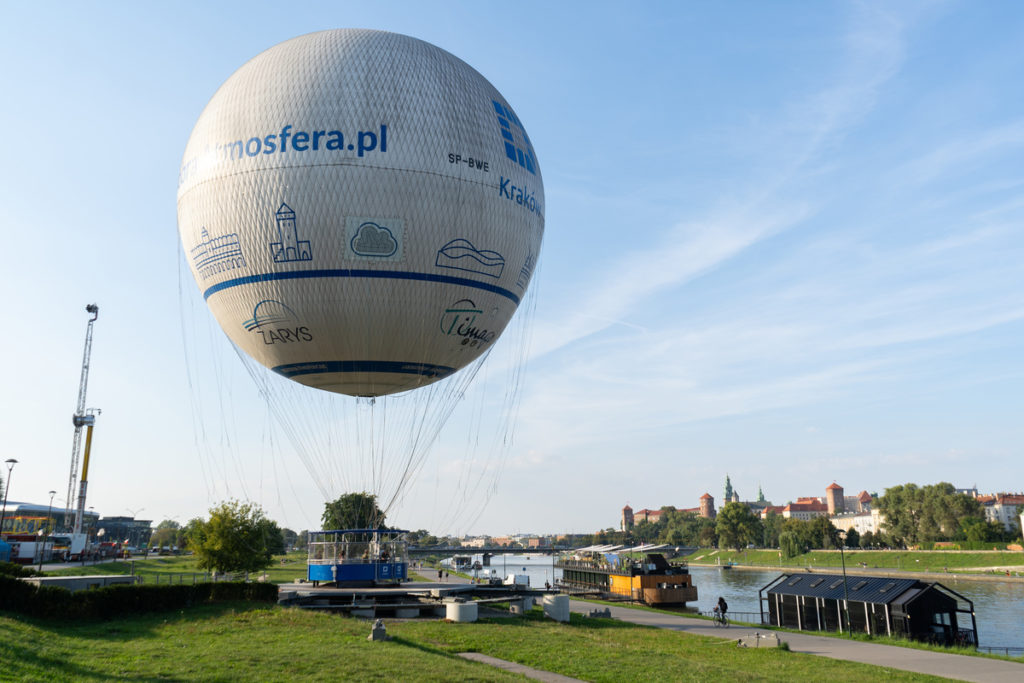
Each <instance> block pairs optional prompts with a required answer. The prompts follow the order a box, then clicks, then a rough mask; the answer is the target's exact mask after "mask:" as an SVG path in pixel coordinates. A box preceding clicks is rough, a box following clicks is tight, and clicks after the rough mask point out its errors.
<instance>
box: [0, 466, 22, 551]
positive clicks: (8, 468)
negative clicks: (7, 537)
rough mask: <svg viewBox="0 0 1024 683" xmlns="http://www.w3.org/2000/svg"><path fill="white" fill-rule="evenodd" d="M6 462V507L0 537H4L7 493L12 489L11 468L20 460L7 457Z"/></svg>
mask: <svg viewBox="0 0 1024 683" xmlns="http://www.w3.org/2000/svg"><path fill="white" fill-rule="evenodd" d="M4 462H5V463H7V481H6V482H5V483H4V507H3V511H2V512H0V538H2V537H3V534H4V521H5V520H6V518H7V494H8V493H10V491H11V470H13V469H14V466H15V465H17V464H18V461H17V460H15V459H14V458H7V460H4Z"/></svg>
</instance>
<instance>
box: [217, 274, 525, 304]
mask: <svg viewBox="0 0 1024 683" xmlns="http://www.w3.org/2000/svg"><path fill="white" fill-rule="evenodd" d="M347 277H351V278H380V279H384V280H419V281H421V282H441V283H444V284H449V285H462V286H463V287H473V288H475V289H482V290H485V291H488V292H493V293H494V294H498V295H500V296H503V297H505V298H506V299H509V300H511V301H512V302H513V303H515V305H516V306H518V305H519V296H518V295H516V294H515V293H514V292H510V291H509V290H507V289H505V288H503V287H498V286H496V285H492V284H491V283H489V282H477V281H476V280H470V279H468V278H464V277H453V276H451V275H437V274H436V273H412V272H407V271H397V270H355V269H352V268H337V269H322V270H289V271H284V272H280V273H262V274H260V275H247V276H245V277H237V278H234V279H232V280H225V281H224V282H220V283H218V284H215V285H213V286H212V287H210V288H208V289H207V290H206V291H204V292H203V299H204V300H205V299H209V298H210V297H211V296H213V295H214V294H216V293H217V292H220V291H223V290H225V289H231V288H232V287H241V286H242V285H251V284H253V283H256V282H272V281H274V280H305V279H307V278H347Z"/></svg>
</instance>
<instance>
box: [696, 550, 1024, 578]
mask: <svg viewBox="0 0 1024 683" xmlns="http://www.w3.org/2000/svg"><path fill="white" fill-rule="evenodd" d="M843 554H844V555H845V556H846V566H847V567H848V568H849V567H854V568H856V567H858V563H864V564H866V565H867V568H868V569H903V570H908V571H919V572H940V573H941V572H945V570H947V569H948V570H949V571H957V572H963V571H981V572H984V571H986V568H988V567H998V566H1014V565H1016V566H1024V553H1020V552H1012V551H1008V550H995V551H951V550H847V551H845V552H844V553H843ZM686 559H687V561H689V562H693V563H694V564H717V563H718V562H719V561H721V563H722V564H725V563H726V562H736V563H737V564H744V565H753V566H760V567H767V568H779V567H782V568H785V567H807V566H810V567H811V568H812V569H813V568H815V567H820V568H822V569H826V568H829V569H831V568H839V567H841V566H842V557H840V554H839V551H838V550H812V551H811V552H809V553H804V554H803V555H798V556H796V557H791V558H789V559H785V558H782V562H781V564H780V561H779V560H780V558H779V551H778V550H740V551H736V550H714V549H711V550H709V549H703V548H702V549H700V550H698V551H696V552H695V553H693V554H692V555H690V556H688V557H687V558H686Z"/></svg>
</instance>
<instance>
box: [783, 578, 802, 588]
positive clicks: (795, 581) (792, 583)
mask: <svg viewBox="0 0 1024 683" xmlns="http://www.w3.org/2000/svg"><path fill="white" fill-rule="evenodd" d="M802 578H804V577H802V576H796V577H793V579H792V580H791V581H790V582H789V583H788V584H786V585H787V586H795V585H797V584H798V583H800V579H802Z"/></svg>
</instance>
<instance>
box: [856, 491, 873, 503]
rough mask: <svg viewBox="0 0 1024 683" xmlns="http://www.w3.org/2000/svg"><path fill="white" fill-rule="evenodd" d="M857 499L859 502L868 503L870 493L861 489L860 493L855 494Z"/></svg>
mask: <svg viewBox="0 0 1024 683" xmlns="http://www.w3.org/2000/svg"><path fill="white" fill-rule="evenodd" d="M857 500H859V501H860V502H861V503H870V502H871V494H870V493H868V492H867V491H861V492H860V495H858V496H857Z"/></svg>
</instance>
